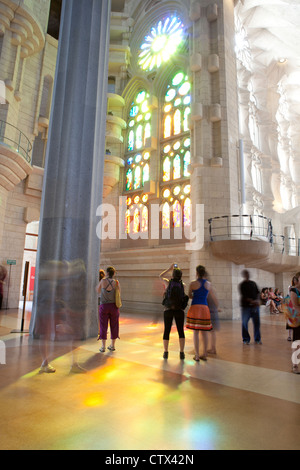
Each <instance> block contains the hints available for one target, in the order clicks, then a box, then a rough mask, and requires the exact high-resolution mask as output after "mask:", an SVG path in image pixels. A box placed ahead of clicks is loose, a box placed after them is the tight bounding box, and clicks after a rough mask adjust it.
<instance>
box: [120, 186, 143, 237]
mask: <svg viewBox="0 0 300 470" xmlns="http://www.w3.org/2000/svg"><path fill="white" fill-rule="evenodd" d="M126 203H127V210H126V212H125V233H126V234H129V235H130V234H131V233H133V234H138V233H142V232H143V233H144V232H147V231H148V227H149V209H148V205H147V203H148V195H147V194H143V195H142V196H139V195H135V196H133V197H132V198H127V201H126Z"/></svg>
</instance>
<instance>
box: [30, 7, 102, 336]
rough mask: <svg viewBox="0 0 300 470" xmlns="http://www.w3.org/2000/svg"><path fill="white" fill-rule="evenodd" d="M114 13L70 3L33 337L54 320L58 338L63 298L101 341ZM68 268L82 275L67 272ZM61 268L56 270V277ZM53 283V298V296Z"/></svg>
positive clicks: (81, 332)
mask: <svg viewBox="0 0 300 470" xmlns="http://www.w3.org/2000/svg"><path fill="white" fill-rule="evenodd" d="M110 11H111V1H110V0H84V1H82V0H64V2H63V8H62V19H61V32H60V39H59V48H58V61H57V68H56V76H55V85H54V98H53V104H52V114H51V118H50V127H49V139H48V148H47V154H46V164H45V177H44V188H43V197H42V207H41V229H40V236H39V247H38V259H37V275H36V285H35V295H34V305H33V312H32V320H31V325H30V332H31V334H32V335H33V337H39V336H40V335H41V334H42V333H43V332H41V331H40V330H39V324H40V322H39V321H38V320H39V318H40V316H41V315H44V318H45V315H48V317H49V318H48V324H51V327H52V329H51V338H53V339H54V338H55V337H56V331H55V327H56V324H57V320H56V319H54V314H55V311H56V309H57V303H56V300H57V299H59V300H60V301H63V302H64V304H65V305H67V306H68V308H69V309H70V311H71V319H72V320H71V322H72V324H71V326H72V327H73V326H74V332H75V333H74V336H75V337H76V338H78V337H79V339H84V338H86V337H90V336H94V335H97V294H96V292H95V286H96V283H97V279H98V267H99V264H98V263H99V253H100V240H99V239H98V238H97V235H96V226H97V223H98V222H99V220H97V218H96V209H97V207H98V205H99V204H101V202H102V189H103V181H102V180H103V168H104V153H105V126H106V110H107V76H108V50H109V28H110ZM75 260H80V263H81V264H80V263H77V264H76V263H75ZM64 261H67V262H68V263H69V266H72V268H74V270H72V271H71V272H69V271H68V272H67V273H63V270H62V269H61V265H62V263H63V262H64ZM53 262H54V263H55V266H56V269H54V270H53V269H52V271H51V276H48V274H50V273H49V264H51V263H52V266H53ZM82 266H84V269H85V271H83V270H82V269H81V268H82ZM79 268H80V269H79ZM53 271H54V273H53ZM45 272H46V277H45V276H44V274H43V273H45ZM55 276H58V277H55ZM50 277H51V280H50ZM45 279H47V282H48V283H49V282H50V284H49V285H51V295H50V293H48V292H46V294H45V290H46V291H47V289H45V290H44V284H45ZM46 307H47V308H46ZM73 321H74V323H73ZM75 322H76V325H77V326H76V325H75Z"/></svg>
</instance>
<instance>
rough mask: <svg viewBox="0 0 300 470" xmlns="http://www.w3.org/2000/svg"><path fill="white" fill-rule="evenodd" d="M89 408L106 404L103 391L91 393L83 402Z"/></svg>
mask: <svg viewBox="0 0 300 470" xmlns="http://www.w3.org/2000/svg"><path fill="white" fill-rule="evenodd" d="M83 404H84V406H86V407H87V408H99V407H101V406H104V405H105V404H106V400H105V399H104V396H103V394H102V393H91V394H90V395H89V396H88V397H86V399H85V400H84V402H83Z"/></svg>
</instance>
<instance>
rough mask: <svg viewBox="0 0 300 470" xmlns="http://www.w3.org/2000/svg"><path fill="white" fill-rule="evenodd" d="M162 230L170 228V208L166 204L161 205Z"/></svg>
mask: <svg viewBox="0 0 300 470" xmlns="http://www.w3.org/2000/svg"><path fill="white" fill-rule="evenodd" d="M162 228H165V229H167V228H170V206H169V204H168V203H167V202H165V204H164V205H163V210H162Z"/></svg>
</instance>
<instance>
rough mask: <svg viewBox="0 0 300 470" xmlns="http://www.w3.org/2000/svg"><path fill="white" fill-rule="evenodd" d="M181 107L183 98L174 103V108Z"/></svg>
mask: <svg viewBox="0 0 300 470" xmlns="http://www.w3.org/2000/svg"><path fill="white" fill-rule="evenodd" d="M180 105H181V98H177V99H176V100H175V101H174V106H180Z"/></svg>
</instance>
